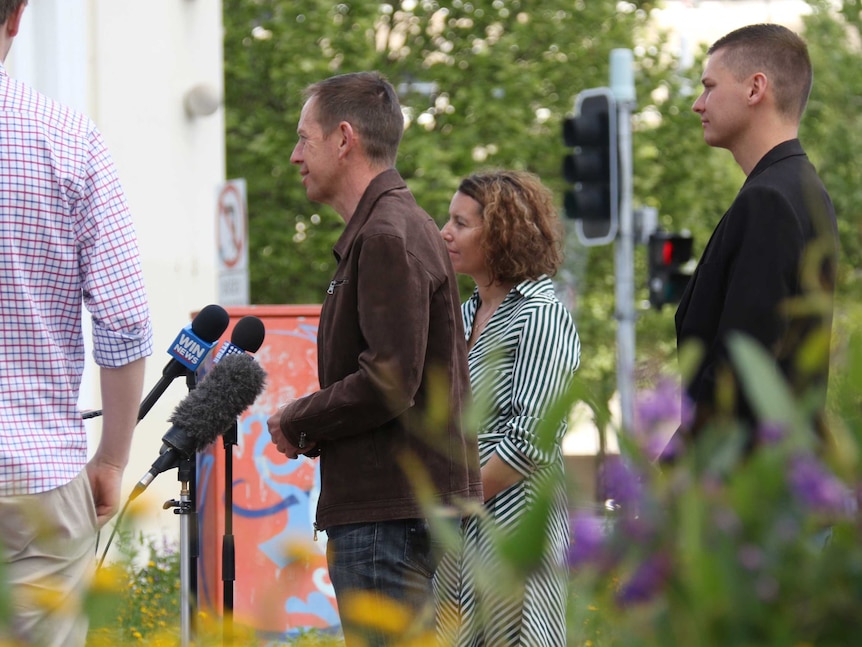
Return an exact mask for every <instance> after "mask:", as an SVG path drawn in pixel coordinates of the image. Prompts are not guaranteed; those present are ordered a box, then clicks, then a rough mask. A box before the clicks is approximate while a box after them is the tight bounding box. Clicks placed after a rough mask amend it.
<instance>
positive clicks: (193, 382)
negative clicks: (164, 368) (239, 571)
mask: <svg viewBox="0 0 862 647" xmlns="http://www.w3.org/2000/svg"><path fill="white" fill-rule="evenodd" d="M186 386H187V387H188V390H189V393H191V392H192V391H194V389H195V388H196V387H197V374H196V373H194V372H193V371H189V372H188V373H186ZM188 471H189V483H188V486H189V504H190V515H189V519H188V525H189V528H188V536H187V541H188V543H187V544H186V545H187V547H188V553H189V557H190V560H189V563H188V577H189V592H190V593H191V596H192V598H191V600H192V602H193V603H195V604H197V599H198V595H197V594H198V558H199V557H200V538H199V534H198V528H199V525H198V516H197V507H196V506H197V500H198V499H197V496H198V494H197V480H198V479H197V453H196V452H195V453H194V454H193V455H192V457H191V459H190V460H189V466H188Z"/></svg>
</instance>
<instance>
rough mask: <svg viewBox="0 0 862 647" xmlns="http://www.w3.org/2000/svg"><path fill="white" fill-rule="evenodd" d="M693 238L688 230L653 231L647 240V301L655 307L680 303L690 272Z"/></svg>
mask: <svg viewBox="0 0 862 647" xmlns="http://www.w3.org/2000/svg"><path fill="white" fill-rule="evenodd" d="M693 243H694V240H693V239H692V237H691V234H690V233H688V232H679V233H675V232H666V231H661V230H658V231H655V232H653V233H652V234H651V235H650V238H649V242H648V245H647V247H648V252H647V253H648V256H649V257H648V265H649V283H648V286H649V301H650V305H651V306H652V307H653V308H656V309H657V310H661V308H662V306H664V305H665V304H670V303H679V301H680V299H681V298H682V295H683V292H685V288H686V286H687V285H688V282H689V279H690V278H691V275H692V272H693V267H692V265H693V262H694V261H693V259H692V247H693Z"/></svg>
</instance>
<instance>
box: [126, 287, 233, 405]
mask: <svg viewBox="0 0 862 647" xmlns="http://www.w3.org/2000/svg"><path fill="white" fill-rule="evenodd" d="M229 322H230V315H228V313H227V310H225V309H224V308H222V307H221V306H220V305H216V304H214V303H213V304H210V305H208V306H206V307H205V308H204V309H203V310H201V311H200V312H199V313H198V314H197V316H196V317H195V318H194V319H192V322H191V324H189V325H188V326H186V327H185V328H183V329H182V330H181V331H180V334H179V335H177V338H176V339H175V340H174V341H173V343H172V344H171V346H170V348H169V349H168V354H169V355H170V356H171V360H170V361H169V362H168V363H167V364H166V365H165V368H164V369H163V370H162V377H161V378H160V379H159V381H158V382H157V383H156V385H155V386H154V387H153V390H152V391H150V392H149V394H147V397H146V398H144V401H143V402H141V408H140V409H139V410H138V420H139V421H140V420H143V418H144V416H145V415H147V412H148V411H149V410H150V409H152V408H153V405H154V404H155V403H156V400H158V399H159V397H161V395H162V393H164V392H165V390H166V389H167V388H168V386H170V384H171V382H173V381H174V379H176V378H178V377H180V376H181V375H187V374H189V373H193V372H194V371H195V369H196V368H197V367H198V366H200V364H201V363H202V362H203V360H204V358H205V357H206V356H207V355H208V354H209V352H210V351H211V350H212V349H213V347H214V346H215V345H216V342H217V341H218V338H219V337H221V335H222V333H223V332H224V331H225V330H227V325H228V323H229Z"/></svg>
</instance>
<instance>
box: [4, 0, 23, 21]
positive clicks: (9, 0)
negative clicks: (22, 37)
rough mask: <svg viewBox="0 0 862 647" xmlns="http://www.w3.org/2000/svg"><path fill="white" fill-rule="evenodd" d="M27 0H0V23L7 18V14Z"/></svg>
mask: <svg viewBox="0 0 862 647" xmlns="http://www.w3.org/2000/svg"><path fill="white" fill-rule="evenodd" d="M22 4H27V0H0V25H2V24H4V23H5V22H6V21H7V20H9V16H11V15H12V13H13V12H14V11H15V10H16V9H17V8H18V7H19V6H21V5H22Z"/></svg>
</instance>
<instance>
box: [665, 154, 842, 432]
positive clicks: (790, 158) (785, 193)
mask: <svg viewBox="0 0 862 647" xmlns="http://www.w3.org/2000/svg"><path fill="white" fill-rule="evenodd" d="M815 240H817V241H818V245H817V246H814V245H812V243H813V241H815ZM824 241H825V242H824ZM821 242H823V243H824V244H823V248H824V249H825V250H826V252H825V254H822V255H821V256H820V257H819V258H818V259H817V262H816V263H815V264H814V265H815V266H816V271H815V272H814V273H813V274H812V272H811V271H809V270H807V269H804V268H805V267H807V264H806V263H805V262H804V260H805V259H806V258H808V257H807V256H806V254H809V256H811V255H813V254H814V249H815V247H816V248H817V249H820V243H821ZM837 246H838V243H837V227H836V221H835V210H834V208H833V206H832V201H831V200H830V198H829V195H828V194H827V193H826V189H825V188H824V186H823V184H822V182H821V181H820V178H819V177H818V176H817V172H816V171H815V169H814V167H813V166H812V164H811V163H810V162H809V161H808V157H807V156H806V155H805V151H803V149H802V146H801V145H800V143H799V141H798V140H796V139H794V140H790V141H786V142H784V143H782V144H779V145H778V146H776V147H775V148H773V149H772V150H771V151H769V153H767V154H766V155H765V156H764V157H763V158H762V159H761V160H760V162H758V164H757V166H755V168H754V169H753V170H752V172H751V173H750V175H749V176H748V178H747V179H746V181H745V183H744V184H743V186H742V188H741V189H740V191H739V194H738V195H737V196H736V199H735V200H734V201H733V204H732V205H731V206H730V208H729V209H728V210H727V212H726V213H725V214H724V216H723V217H722V219H721V221H720V222H719V223H718V225H717V227H716V228H715V231H714V232H713V234H712V237H711V238H710V240H709V243H708V244H707V246H706V249H705V250H704V252H703V255H702V256H701V259H700V263H699V264H698V267H697V269H696V270H695V272H694V275H693V276H692V278H691V280H690V281H689V284H688V287H687V289H686V291H685V292H684V294H683V296H682V299H681V301H680V304H679V308H678V309H677V313H676V333H677V347H678V348H681V347H682V346H683V345H684V344H686V343H688V342H690V341H692V340H696V341H698V342H700V343H701V344H702V350H703V353H704V354H703V359H702V361H701V363H700V365H699V368H698V369H697V371H696V373H695V374H694V376H693V377H692V379H691V380H690V382H689V383H688V385H687V393H688V395H689V396H690V398H691V400H692V402H693V403H694V406H695V414H694V422H693V423H692V426H691V431H692V432H693V433H696V432H697V431H698V430H699V429H700V428H702V426H703V425H704V424H705V423H706V422H708V421H709V420H710V419H712V418H713V416H714V415H715V414H716V413H717V412H716V378H717V376H718V375H719V374H720V373H721V372H723V371H730V373H731V375H732V367H731V366H730V364H729V362H728V355H727V349H726V347H725V341H726V339H727V335H728V333H729V332H731V331H740V332H743V333H746V334H748V335H749V336H751V337H753V338H754V339H756V340H757V341H758V342H760V343H761V344H762V345H763V346H764V347H765V348H766V349H768V350H769V351H770V352H771V353H772V355H773V356H774V357H775V359H776V361H777V362H778V365H779V366H780V368H781V370H782V371H783V373H784V374H785V375H786V376H787V378H788V380H789V381H790V382H791V384H792V385H793V387H794V389H796V390H797V391H801V390H803V389H805V388H807V387H809V386H810V385H811V384H813V383H816V382H822V383H823V384H824V385H825V380H826V378H827V375H828V370H829V362H828V353H826V354H825V356H824V357H823V358H822V360H819V363H818V365H817V366H816V368H815V369H814V370H813V371H811V370H806V371H804V372H803V371H799V370H797V369H796V368H795V362H794V359H795V356H796V354H797V351H798V350H799V349H800V347H801V346H802V345H803V344H804V342H805V339H806V338H807V337H808V336H809V335H810V334H811V332H812V331H813V330H815V329H817V328H821V329H822V327H823V326H826V331H827V334H829V331H830V330H831V317H832V314H831V295H832V293H833V292H834V274H835V264H836V255H837ZM822 291H825V292H826V293H827V294H828V295H829V296H830V300H829V303H830V307H829V309H828V310H829V312H828V313H820V314H818V315H811V314H809V315H807V316H796V315H791V314H789V313H788V312H787V311H786V310H785V308H786V306H787V304H788V303H789V300H792V299H794V298H795V297H805V296H806V295H810V294H812V293H815V292H821V293H822ZM719 382H721V380H719ZM736 383H737V388H736V389H735V400H734V403H735V404H734V406H733V407H732V409H731V410H730V411H724V412H723V413H725V414H729V415H732V416H735V417H736V418H738V419H741V420H743V421H744V422H746V423H748V425H749V426H750V427H753V426H754V425H755V424H756V422H757V421H756V420H755V419H754V415H753V413H752V411H751V409H750V407H749V406H748V403H747V402H746V400H745V397H744V394H743V393H742V392H741V391H740V390H739V389H738V380H736Z"/></svg>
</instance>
